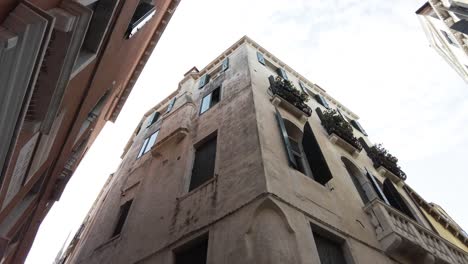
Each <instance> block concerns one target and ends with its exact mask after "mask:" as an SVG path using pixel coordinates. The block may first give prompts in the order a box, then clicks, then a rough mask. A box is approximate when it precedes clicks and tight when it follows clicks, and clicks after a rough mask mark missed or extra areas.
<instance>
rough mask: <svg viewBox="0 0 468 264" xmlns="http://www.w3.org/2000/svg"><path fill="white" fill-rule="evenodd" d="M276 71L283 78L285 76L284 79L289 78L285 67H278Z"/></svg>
mask: <svg viewBox="0 0 468 264" xmlns="http://www.w3.org/2000/svg"><path fill="white" fill-rule="evenodd" d="M276 72H277V73H278V75H279V76H280V77H281V78H283V79H285V80H289V79H288V75H287V74H286V71H285V70H284V69H283V68H278V69H276Z"/></svg>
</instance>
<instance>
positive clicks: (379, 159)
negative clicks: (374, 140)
mask: <svg viewBox="0 0 468 264" xmlns="http://www.w3.org/2000/svg"><path fill="white" fill-rule="evenodd" d="M367 155H368V156H369V158H370V159H371V160H372V162H373V163H374V167H375V168H379V167H381V166H382V167H384V168H385V169H387V170H388V171H390V172H391V173H393V174H395V175H396V176H397V177H398V178H400V179H401V180H406V174H405V173H404V172H403V171H402V170H401V168H400V166H398V159H397V158H396V157H395V156H393V155H392V154H390V153H389V152H388V151H387V150H386V149H385V148H384V147H382V144H377V145H374V146H372V147H370V148H369V149H368V150H367Z"/></svg>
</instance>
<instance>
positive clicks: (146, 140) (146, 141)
mask: <svg viewBox="0 0 468 264" xmlns="http://www.w3.org/2000/svg"><path fill="white" fill-rule="evenodd" d="M146 143H148V138H146V139H145V141H144V142H143V145H142V146H141V149H140V153H138V156H137V159H138V158H139V157H141V156H142V155H143V154H144V151H145V147H146Z"/></svg>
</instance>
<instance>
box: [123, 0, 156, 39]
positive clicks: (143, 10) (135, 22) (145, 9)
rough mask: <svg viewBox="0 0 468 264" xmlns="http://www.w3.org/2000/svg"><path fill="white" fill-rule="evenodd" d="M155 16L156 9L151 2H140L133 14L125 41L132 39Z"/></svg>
mask: <svg viewBox="0 0 468 264" xmlns="http://www.w3.org/2000/svg"><path fill="white" fill-rule="evenodd" d="M154 14H156V7H155V6H154V5H153V4H152V3H151V2H146V1H142V0H140V2H139V3H138V6H137V8H136V9H135V13H133V16H132V19H131V20H130V24H128V29H127V33H126V37H127V39H129V38H131V37H133V36H134V35H135V34H136V33H137V32H138V30H140V29H141V28H142V27H143V26H144V25H145V24H146V23H147V22H148V21H149V20H150V19H151V18H152V17H153V16H154Z"/></svg>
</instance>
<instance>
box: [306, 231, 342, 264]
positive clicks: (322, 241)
mask: <svg viewBox="0 0 468 264" xmlns="http://www.w3.org/2000/svg"><path fill="white" fill-rule="evenodd" d="M312 233H313V235H314V241H315V246H316V247H317V252H318V255H319V258H320V263H321V264H346V260H345V255H344V253H343V247H342V245H341V243H339V242H336V241H334V240H332V239H330V238H328V237H326V236H323V235H322V234H319V233H316V232H312Z"/></svg>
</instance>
